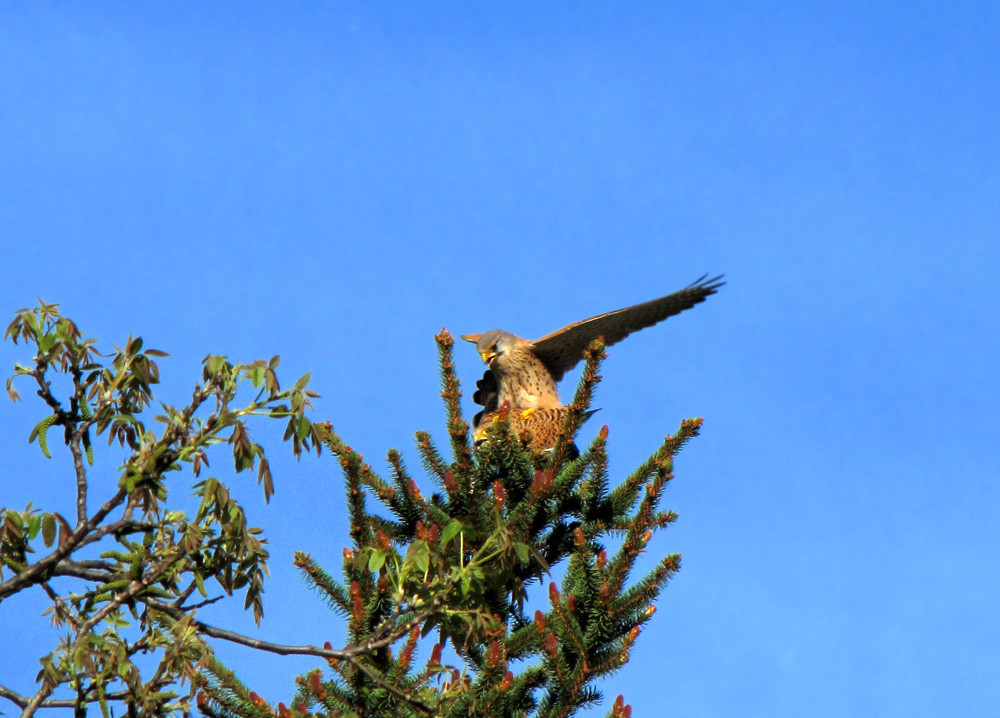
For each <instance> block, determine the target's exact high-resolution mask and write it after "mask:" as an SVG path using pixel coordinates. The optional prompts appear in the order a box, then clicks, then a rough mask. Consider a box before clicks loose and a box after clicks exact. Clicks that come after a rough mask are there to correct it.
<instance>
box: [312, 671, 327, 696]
mask: <svg viewBox="0 0 1000 718" xmlns="http://www.w3.org/2000/svg"><path fill="white" fill-rule="evenodd" d="M309 690H311V691H312V692H313V694H314V695H315V696H316V697H317V698H319V699H320V700H323V698H324V697H325V696H326V689H325V688H324V687H323V681H322V680H320V675H319V671H313V672H312V673H310V674H309Z"/></svg>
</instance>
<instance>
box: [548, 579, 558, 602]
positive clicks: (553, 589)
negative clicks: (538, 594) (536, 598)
mask: <svg viewBox="0 0 1000 718" xmlns="http://www.w3.org/2000/svg"><path fill="white" fill-rule="evenodd" d="M549 600H550V601H552V603H559V587H558V586H556V582H555V581H553V582H552V583H550V584H549Z"/></svg>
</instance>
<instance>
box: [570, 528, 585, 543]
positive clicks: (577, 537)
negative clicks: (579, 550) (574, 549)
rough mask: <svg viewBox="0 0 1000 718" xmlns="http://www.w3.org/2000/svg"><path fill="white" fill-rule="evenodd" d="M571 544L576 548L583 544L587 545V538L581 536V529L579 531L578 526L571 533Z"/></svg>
mask: <svg viewBox="0 0 1000 718" xmlns="http://www.w3.org/2000/svg"><path fill="white" fill-rule="evenodd" d="M573 542H574V543H575V544H576V545H577V546H583V545H584V544H585V543H587V537H586V536H584V535H583V529H581V528H580V527H579V526H577V527H576V530H575V531H573Z"/></svg>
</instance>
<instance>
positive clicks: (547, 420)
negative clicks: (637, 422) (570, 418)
mask: <svg viewBox="0 0 1000 718" xmlns="http://www.w3.org/2000/svg"><path fill="white" fill-rule="evenodd" d="M595 413H597V410H596V409H594V410H592V411H588V412H586V413H584V415H583V421H586V420H587V419H589V418H590V417H591V416H593V415H594V414H595ZM504 414H507V415H508V419H509V420H510V428H511V431H513V432H514V434H515V435H516V436H521V435H522V434H525V433H526V434H527V435H528V436H529V437H530V443H529V444H528V448H529V449H530V450H531V451H533V452H535V453H540V452H542V451H546V450H548V449H551V448H553V447H554V446H555V445H556V439H558V438H559V433H560V432H561V431H562V428H563V427H564V426H565V425H566V417H567V415H568V414H569V407H568V406H560V407H558V408H554V409H523V410H518V409H511V408H510V406H509V405H505V406H503V407H501V408H500V409H497V410H495V411H489V412H481V413H480V414H477V418H476V421H475V422H474V423H475V427H476V428H475V430H474V431H473V432H472V439H473V441H475V442H476V444H477V445H478V444H479V443H480V442H482V441H485V440H486V438H487V433H488V432H489V429H490V427H491V426H493V424H494V422H496V421H499V420H500V419H501V417H502V416H503V415H504ZM581 423H582V422H581Z"/></svg>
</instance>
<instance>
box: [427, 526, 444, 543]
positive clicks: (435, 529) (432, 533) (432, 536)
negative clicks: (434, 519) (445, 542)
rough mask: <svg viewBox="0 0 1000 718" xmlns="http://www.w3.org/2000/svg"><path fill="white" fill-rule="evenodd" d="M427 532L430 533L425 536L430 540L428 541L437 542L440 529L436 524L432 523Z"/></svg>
mask: <svg viewBox="0 0 1000 718" xmlns="http://www.w3.org/2000/svg"><path fill="white" fill-rule="evenodd" d="M429 534H430V535H429V536H428V537H427V538H428V540H429V541H430V543H437V542H438V538H440V536H441V529H439V528H438V525H437V524H432V525H431V530H430V532H429Z"/></svg>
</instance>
